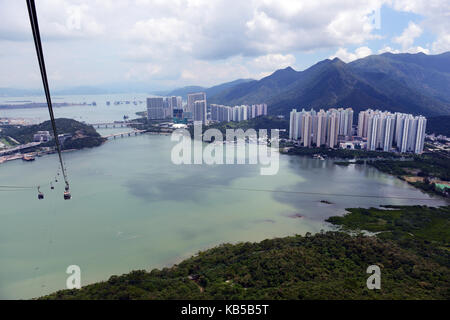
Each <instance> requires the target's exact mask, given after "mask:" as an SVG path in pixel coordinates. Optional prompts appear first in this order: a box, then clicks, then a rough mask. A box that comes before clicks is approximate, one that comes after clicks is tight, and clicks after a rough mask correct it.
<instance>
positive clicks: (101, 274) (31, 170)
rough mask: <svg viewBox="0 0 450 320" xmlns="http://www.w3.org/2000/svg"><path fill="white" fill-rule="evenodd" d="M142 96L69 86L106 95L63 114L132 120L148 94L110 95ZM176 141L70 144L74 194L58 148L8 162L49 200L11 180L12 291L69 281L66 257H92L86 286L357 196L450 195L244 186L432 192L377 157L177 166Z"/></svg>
mask: <svg viewBox="0 0 450 320" xmlns="http://www.w3.org/2000/svg"><path fill="white" fill-rule="evenodd" d="M134 97H136V99H140V100H144V98H145V95H121V96H118V95H114V96H112V95H110V96H85V97H81V96H71V97H62V98H63V99H61V101H66V102H75V101H76V102H83V101H86V102H92V101H96V102H97V104H98V106H97V107H92V106H78V107H76V106H74V107H64V108H58V109H56V110H55V113H56V116H57V117H70V118H75V119H77V120H81V121H86V122H97V121H105V120H106V121H111V120H121V119H122V117H123V115H129V116H130V117H133V116H134V113H135V112H136V111H142V110H143V109H144V104H142V105H138V106H134V105H119V106H109V107H107V106H106V105H105V101H107V100H109V101H114V100H132V99H133V98H134ZM16 99H17V100H33V101H42V99H39V100H38V99H37V98H36V99H30V98H29V97H19V98H16ZM83 99H84V100H83ZM4 100H14V99H13V98H7V99H6V98H4ZM55 101H58V100H55ZM0 102H3V101H0ZM2 116H9V117H25V118H33V119H35V120H36V119H39V121H44V120H47V119H48V114H47V110H46V109H27V110H23V109H21V110H8V111H0V117H2ZM108 132H110V131H108V130H103V131H102V132H101V133H108ZM173 145H174V142H171V141H170V137H168V136H156V135H141V136H137V137H129V138H128V137H127V138H122V139H117V140H113V141H109V142H107V143H105V144H104V145H103V146H101V147H98V148H94V149H86V150H81V151H75V152H68V153H65V154H64V159H65V162H66V164H67V168H68V175H69V179H70V182H71V191H72V195H73V198H72V200H70V201H64V200H63V198H62V193H63V185H62V184H61V183H60V182H59V183H57V184H55V187H56V188H55V190H50V187H49V183H50V181H51V180H53V179H54V177H55V175H56V171H57V166H58V163H57V157H56V156H55V155H49V156H44V157H41V158H37V159H36V161H34V162H31V163H27V162H23V161H20V160H18V161H12V162H7V163H4V164H1V165H0V185H23V186H35V185H41V186H42V188H41V189H42V191H43V192H44V193H45V199H44V200H41V201H39V200H38V199H37V192H36V190H31V189H30V190H28V189H25V190H24V191H0V266H1V268H0V298H1V299H13V298H31V297H36V296H40V295H43V294H46V293H50V292H52V291H55V290H58V289H63V288H65V283H66V278H67V276H68V275H67V274H66V273H65V271H66V268H67V267H68V266H69V265H73V264H75V265H78V266H80V267H81V273H82V274H81V276H82V284H83V285H85V284H87V283H91V282H94V281H99V280H106V279H108V278H109V276H110V275H113V274H122V273H126V272H128V271H130V270H135V269H147V270H150V269H152V268H160V267H164V266H169V265H171V264H173V263H176V262H178V261H180V260H181V259H183V258H186V257H188V256H190V255H192V254H195V253H196V252H198V251H199V250H202V249H206V248H210V247H212V246H215V245H218V244H220V243H223V242H232V243H235V242H239V241H259V240H263V239H266V238H273V237H281V236H286V235H293V234H304V233H306V232H313V233H314V232H318V231H320V230H321V229H324V230H328V229H330V226H329V225H328V224H327V223H325V222H324V219H326V218H327V217H329V216H332V215H336V214H343V213H344V212H345V208H348V207H359V206H361V207H369V206H378V205H380V204H428V205H442V204H444V203H443V202H442V201H440V200H432V201H423V200H400V199H379V198H360V197H337V196H324V195H322V196H317V195H316V196H310V195H300V194H293V193H283V192H261V191H243V190H236V189H237V188H241V189H242V188H245V189H266V190H274V191H306V192H321V193H323V192H325V193H335V194H336V193H337V194H358V195H374V196H390V197H392V196H396V197H408V198H411V197H414V198H420V199H429V197H428V196H427V195H425V194H423V193H422V192H420V191H418V190H416V189H414V188H412V187H410V186H409V185H408V184H406V183H404V182H402V181H400V180H398V179H395V178H393V177H391V176H388V175H385V174H383V173H380V172H378V171H377V170H375V169H373V168H369V167H365V166H356V167H355V166H349V167H340V166H336V165H333V162H332V161H327V160H326V161H321V160H314V159H309V158H303V157H293V156H284V155H281V156H280V170H279V173H278V174H277V175H275V176H261V175H259V166H258V165H216V166H208V165H181V166H177V165H174V164H172V162H171V161H170V154H171V149H172V147H173ZM233 189H234V190H233ZM321 200H326V201H329V202H331V203H332V204H324V203H321V202H320V201H321Z"/></svg>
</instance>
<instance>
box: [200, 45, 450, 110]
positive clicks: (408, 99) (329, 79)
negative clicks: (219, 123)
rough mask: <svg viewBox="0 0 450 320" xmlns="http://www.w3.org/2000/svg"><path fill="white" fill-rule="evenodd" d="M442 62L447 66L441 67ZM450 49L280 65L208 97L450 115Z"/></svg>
mask: <svg viewBox="0 0 450 320" xmlns="http://www.w3.org/2000/svg"><path fill="white" fill-rule="evenodd" d="M439 66H442V67H441V68H439ZM449 66H450V54H449V53H445V54H441V55H436V56H427V55H424V54H417V55H402V54H399V55H394V54H383V55H378V56H370V57H366V58H363V59H359V60H356V61H354V62H352V63H349V64H346V63H344V62H342V61H341V60H339V59H334V60H329V59H327V60H324V61H321V62H319V63H317V64H315V65H314V66H312V67H310V68H308V69H306V70H304V71H301V72H297V71H295V70H293V69H292V68H290V67H288V68H286V69H282V70H277V71H275V72H274V73H273V74H272V75H270V76H268V77H265V78H263V79H261V80H259V81H251V82H248V83H243V84H239V85H236V86H233V87H231V88H228V89H226V90H223V91H222V92H220V93H218V94H216V95H215V96H213V97H208V102H211V103H222V104H229V105H237V104H243V103H247V104H251V103H261V102H266V103H267V104H268V106H269V113H271V114H283V115H287V114H288V113H289V111H290V110H291V109H292V108H303V107H304V108H311V107H313V108H325V109H327V108H329V107H332V106H351V107H352V108H353V109H355V110H356V111H357V112H358V111H359V110H362V109H366V108H368V107H371V108H381V109H387V110H391V111H400V112H408V113H413V114H423V115H425V116H437V115H445V114H450V72H449V69H450V67H449Z"/></svg>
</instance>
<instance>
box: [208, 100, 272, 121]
mask: <svg viewBox="0 0 450 320" xmlns="http://www.w3.org/2000/svg"><path fill="white" fill-rule="evenodd" d="M266 115H267V104H265V103H262V104H253V105H251V106H249V105H241V106H234V107H230V106H223V105H218V104H211V121H218V122H228V121H244V120H248V119H252V118H256V117H259V116H266Z"/></svg>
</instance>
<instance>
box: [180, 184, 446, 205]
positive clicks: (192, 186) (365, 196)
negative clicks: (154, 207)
mask: <svg viewBox="0 0 450 320" xmlns="http://www.w3.org/2000/svg"><path fill="white" fill-rule="evenodd" d="M176 185H181V186H185V187H190V188H206V189H221V190H228V191H253V192H270V193H285V194H301V195H312V196H330V197H352V198H379V199H397V200H418V201H436V200H439V199H434V198H416V197H401V196H382V195H365V194H343V193H325V192H308V191H289V190H271V189H257V188H240V187H226V186H213V185H203V186H202V185H192V184H189V185H187V184H186V185H182V184H178V183H177V184H176Z"/></svg>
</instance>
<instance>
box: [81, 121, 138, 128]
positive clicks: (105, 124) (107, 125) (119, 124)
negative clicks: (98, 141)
mask: <svg viewBox="0 0 450 320" xmlns="http://www.w3.org/2000/svg"><path fill="white" fill-rule="evenodd" d="M140 124H142V123H140V122H133V121H117V122H98V123H88V125H91V126H93V127H94V128H97V129H100V128H126V127H129V126H131V125H140Z"/></svg>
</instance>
